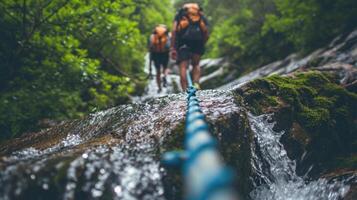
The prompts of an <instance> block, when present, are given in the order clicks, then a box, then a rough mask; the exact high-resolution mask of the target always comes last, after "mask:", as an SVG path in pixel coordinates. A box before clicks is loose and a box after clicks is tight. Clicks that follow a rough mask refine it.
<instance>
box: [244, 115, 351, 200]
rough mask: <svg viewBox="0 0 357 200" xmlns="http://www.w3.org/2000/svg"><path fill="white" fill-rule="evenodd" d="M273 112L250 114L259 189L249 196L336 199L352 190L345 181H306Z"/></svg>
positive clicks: (279, 199) (278, 199) (258, 198)
mask: <svg viewBox="0 0 357 200" xmlns="http://www.w3.org/2000/svg"><path fill="white" fill-rule="evenodd" d="M269 118H270V115H262V116H258V117H255V116H252V115H249V121H250V124H251V128H252V130H253V132H254V134H255V140H256V142H255V145H253V148H252V154H253V155H252V165H253V169H254V172H255V174H256V177H255V178H254V179H255V180H254V183H255V186H256V188H255V189H254V190H253V191H252V192H251V194H250V196H251V198H252V199H256V200H263V199H264V200H316V199H317V200H337V199H341V198H342V197H343V196H345V195H346V193H347V192H348V190H349V186H348V185H345V184H344V183H343V182H338V181H330V182H329V181H327V180H325V179H318V180H316V181H311V182H306V181H305V180H304V179H303V178H301V177H299V176H297V175H296V172H295V163H294V162H293V161H292V160H290V159H289V158H288V156H287V152H286V151H285V150H284V148H283V145H282V144H281V143H280V142H279V139H280V137H281V136H282V135H283V132H275V131H273V126H274V123H269V122H268V121H269Z"/></svg>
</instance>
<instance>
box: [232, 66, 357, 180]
mask: <svg viewBox="0 0 357 200" xmlns="http://www.w3.org/2000/svg"><path fill="white" fill-rule="evenodd" d="M336 80H337V79H336V77H335V76H329V75H328V74H321V73H318V72H308V73H297V74H292V75H290V76H286V77H279V76H271V77H268V78H264V79H258V80H255V81H253V82H250V83H248V84H246V85H244V86H242V87H241V88H239V89H237V90H236V92H237V94H240V95H242V96H243V98H244V101H245V103H246V104H247V106H248V108H249V110H250V111H251V112H253V113H256V114H262V113H274V116H273V120H272V121H276V122H277V123H276V125H275V127H274V129H275V130H277V131H281V130H282V131H285V134H284V135H283V136H282V138H281V142H282V143H283V144H284V147H285V149H286V150H287V153H288V156H289V157H290V158H291V159H293V160H296V164H297V173H298V174H300V175H308V176H309V177H310V178H312V179H317V178H319V177H321V176H323V175H324V174H326V173H334V172H337V171H339V170H340V169H343V168H345V169H350V170H355V168H356V163H357V162H356V159H355V158H356V157H355V155H356V149H357V148H356V146H355V145H356V144H357V136H356V134H355V133H356V132H357V124H356V121H357V115H356V113H355V112H354V110H356V109H357V95H356V94H354V93H351V92H348V91H347V90H345V89H343V87H341V86H339V85H338V84H337V83H336ZM336 174H337V173H336ZM341 176H342V175H341ZM340 178H341V177H340Z"/></svg>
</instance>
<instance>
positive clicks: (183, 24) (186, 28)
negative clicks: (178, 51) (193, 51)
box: [176, 3, 208, 40]
mask: <svg viewBox="0 0 357 200" xmlns="http://www.w3.org/2000/svg"><path fill="white" fill-rule="evenodd" d="M202 17H203V12H202V9H201V8H200V6H199V5H198V4H197V3H186V4H184V5H183V7H182V8H181V9H180V11H179V12H178V19H179V20H178V22H177V27H176V30H177V33H178V34H179V35H181V38H183V39H189V40H207V39H208V28H207V24H206V23H205V21H204V20H203V19H202Z"/></svg>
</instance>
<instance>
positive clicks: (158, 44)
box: [149, 24, 171, 93]
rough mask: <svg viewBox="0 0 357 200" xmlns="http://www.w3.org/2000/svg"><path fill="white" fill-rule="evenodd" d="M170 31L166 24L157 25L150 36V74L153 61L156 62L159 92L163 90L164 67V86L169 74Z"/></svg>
mask: <svg viewBox="0 0 357 200" xmlns="http://www.w3.org/2000/svg"><path fill="white" fill-rule="evenodd" d="M170 43H171V41H170V31H169V30H168V28H167V27H166V25H163V24H159V25H157V26H156V27H155V28H154V30H153V32H152V34H151V35H150V38H149V51H150V76H151V71H152V70H151V63H152V61H153V62H154V65H155V69H156V83H157V86H158V93H160V92H161V89H162V88H161V69H163V74H164V76H163V78H162V83H163V86H164V87H166V84H167V80H166V76H167V74H168V69H167V65H168V62H169V52H170Z"/></svg>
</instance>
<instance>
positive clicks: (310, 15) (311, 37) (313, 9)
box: [262, 0, 357, 51]
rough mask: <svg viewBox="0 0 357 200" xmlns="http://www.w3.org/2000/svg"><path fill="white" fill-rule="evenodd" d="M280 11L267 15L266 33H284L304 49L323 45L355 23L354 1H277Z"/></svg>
mask: <svg viewBox="0 0 357 200" xmlns="http://www.w3.org/2000/svg"><path fill="white" fill-rule="evenodd" d="M274 2H275V5H276V7H277V10H278V12H277V13H272V14H268V15H267V19H266V22H265V24H264V27H263V29H262V32H263V34H265V33H267V32H268V31H270V30H273V31H275V32H277V33H283V34H284V35H286V36H287V39H288V41H290V42H292V43H293V44H294V45H295V46H296V47H297V48H299V49H300V48H301V49H303V50H305V51H308V50H312V49H314V48H317V47H320V46H321V45H324V44H325V43H326V42H328V41H329V40H330V39H332V37H335V36H336V35H338V34H341V33H343V32H345V31H349V30H351V29H353V28H355V26H356V20H357V14H356V13H357V2H356V1H354V0H337V1H336V0H304V1H300V0H275V1H274Z"/></svg>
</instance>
